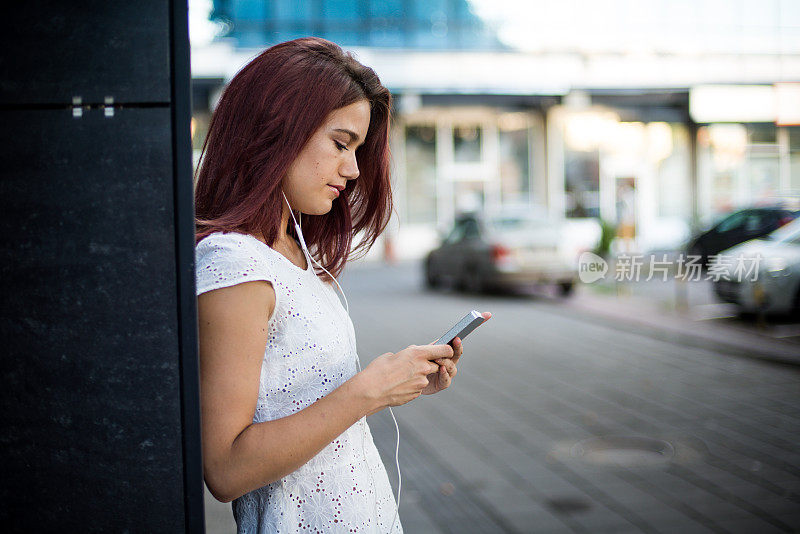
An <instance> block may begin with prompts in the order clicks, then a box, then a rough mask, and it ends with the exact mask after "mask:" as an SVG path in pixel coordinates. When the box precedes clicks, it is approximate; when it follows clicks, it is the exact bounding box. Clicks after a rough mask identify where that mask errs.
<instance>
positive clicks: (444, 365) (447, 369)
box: [422, 312, 492, 395]
mask: <svg viewBox="0 0 800 534" xmlns="http://www.w3.org/2000/svg"><path fill="white" fill-rule="evenodd" d="M480 315H481V316H482V317H483V321H482V322H481V323H479V324H478V326H480V325H481V324H483V323H485V322H486V321H488V320H489V319H491V317H492V314H491V313H489V312H483V313H481V314H480ZM469 316H470V314H467V315H466V316H465V317H464V318H463V319H462V320H461V321H464V320H465V319H467V318H468V317H469ZM461 321H459V323H460V322H461ZM456 324H458V323H456ZM475 328H477V326H473V327H472V329H470V330H469V331H467V332H466V334H469V333H470V332H472V330H474V329H475ZM445 336H447V333H445V335H444V336H442V337H440V338H438V339H435V340H434V341H432V342H431V343H436V342H437V341H440V340H441V341H443V340H444V337H445ZM448 345H450V346H451V347H453V356H452V357H451V358H440V359H438V360H435V362H436V363H437V364H438V365H439V369H438V371H437V372H436V373H431V374H429V375H428V377H427V378H428V385H427V386H426V387H425V389H423V390H422V394H423V395H432V394H434V393H438V392H440V391H442V390H443V389H447V388H448V387H449V386H450V383H451V382H452V380H453V377H455V376H456V373H457V372H458V368H457V367H456V364H457V363H458V359H459V358H461V355H462V354H463V353H464V344H463V342H462V340H461V338H460V337H458V336H456V337H455V338H453V340H452V341H451V342H450V343H448Z"/></svg>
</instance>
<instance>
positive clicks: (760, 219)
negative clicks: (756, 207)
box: [744, 211, 772, 232]
mask: <svg viewBox="0 0 800 534" xmlns="http://www.w3.org/2000/svg"><path fill="white" fill-rule="evenodd" d="M771 219H772V213H771V212H768V211H753V212H750V213H748V214H747V216H746V217H745V219H744V229H745V231H746V232H757V231H759V230H762V229H764V228H765V227H766V226H767V225H768V224H769V223H770V222H771Z"/></svg>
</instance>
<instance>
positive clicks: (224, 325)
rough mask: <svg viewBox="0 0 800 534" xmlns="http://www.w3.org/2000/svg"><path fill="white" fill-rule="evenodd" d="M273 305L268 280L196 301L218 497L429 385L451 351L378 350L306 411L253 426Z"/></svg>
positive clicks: (274, 475) (205, 422)
mask: <svg viewBox="0 0 800 534" xmlns="http://www.w3.org/2000/svg"><path fill="white" fill-rule="evenodd" d="M274 307H275V292H274V290H273V289H272V286H271V285H270V284H269V282H265V281H256V282H247V283H243V284H238V285H235V286H232V287H228V288H224V289H217V290H214V291H209V292H207V293H203V294H202V295H201V296H200V297H199V299H198V312H199V327H200V338H199V340H200V397H201V410H202V439H203V464H204V474H205V479H206V483H207V484H208V487H209V490H210V491H211V493H212V494H213V495H214V497H216V498H217V499H218V500H220V501H223V502H228V501H231V500H233V499H235V498H237V497H239V496H241V495H243V494H245V493H247V492H248V491H251V490H253V489H256V488H259V487H261V486H264V485H266V484H269V483H270V482H273V481H275V480H278V479H280V478H281V477H283V476H285V475H287V474H289V473H291V472H293V471H295V470H297V469H298V468H299V467H300V466H302V465H303V464H305V463H306V462H308V461H309V460H310V459H311V458H312V457H313V456H314V455H316V454H317V453H318V452H319V451H321V450H322V449H323V448H324V447H325V446H326V445H328V444H329V443H330V442H331V441H333V440H334V439H335V438H336V437H337V436H339V435H340V434H341V433H342V432H344V431H345V430H347V428H349V427H350V426H352V425H353V424H354V423H356V422H357V421H358V420H359V419H360V418H361V417H363V416H364V415H367V414H370V413H374V412H377V411H379V410H380V409H382V408H384V407H386V406H396V405H399V404H404V403H406V402H408V401H410V400H411V399H413V398H416V397H417V396H419V395H420V393H421V391H422V390H423V388H425V387H426V386H427V385H428V379H427V378H426V375H428V374H430V373H433V372H438V371H439V366H438V365H436V364H435V363H432V362H431V361H430V360H435V359H438V358H448V357H451V356H452V355H453V350H452V348H450V347H448V346H447V345H436V346H434V345H425V346H421V347H417V346H412V347H409V348H407V349H405V350H403V351H400V352H398V353H397V354H392V353H387V354H383V355H381V356H379V357H378V358H376V359H375V360H374V361H373V362H372V363H370V365H368V366H367V368H366V369H364V370H363V371H362V372H361V373H358V374H357V375H356V376H354V377H353V378H351V379H350V380H348V381H347V382H345V383H344V384H343V385H342V386H340V387H339V388H337V389H336V390H334V391H332V392H331V393H330V394H328V395H327V396H325V397H323V398H322V399H320V400H318V401H317V402H315V403H313V404H312V405H310V406H308V407H306V408H305V409H303V410H301V411H299V412H297V413H295V414H292V415H290V416H288V417H284V418H281V419H276V420H274V421H266V422H263V423H255V424H254V423H252V420H253V414H254V412H255V407H256V402H257V399H258V388H259V377H260V372H261V363H262V360H263V358H264V351H265V348H266V343H267V321H268V319H269V317H270V316H271V314H272V312H273V309H274Z"/></svg>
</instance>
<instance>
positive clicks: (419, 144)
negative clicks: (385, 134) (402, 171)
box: [406, 125, 436, 223]
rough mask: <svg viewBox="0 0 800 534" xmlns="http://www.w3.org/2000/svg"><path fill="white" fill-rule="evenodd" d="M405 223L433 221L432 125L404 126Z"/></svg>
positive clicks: (434, 136)
mask: <svg viewBox="0 0 800 534" xmlns="http://www.w3.org/2000/svg"><path fill="white" fill-rule="evenodd" d="M406 222H408V223H433V222H436V128H435V127H434V126H432V125H430V126H429V125H419V126H408V127H406Z"/></svg>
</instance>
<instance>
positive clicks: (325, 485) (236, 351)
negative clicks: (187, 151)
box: [196, 38, 489, 533]
mask: <svg viewBox="0 0 800 534" xmlns="http://www.w3.org/2000/svg"><path fill="white" fill-rule="evenodd" d="M390 107H391V97H390V94H389V91H387V90H386V88H385V87H383V86H382V85H381V83H380V81H379V79H378V77H377V75H376V74H375V72H374V71H373V70H372V69H369V68H367V67H365V66H363V65H361V64H360V63H358V62H357V61H355V60H354V59H353V58H352V57H351V56H350V55H349V54H344V53H343V52H342V50H341V49H340V48H339V47H338V46H336V45H335V44H333V43H330V42H328V41H325V40H322V39H315V38H307V39H298V40H295V41H290V42H286V43H282V44H279V45H277V46H274V47H272V48H270V49H268V50H267V51H265V52H264V53H262V54H261V55H260V56H258V57H257V58H256V59H254V60H253V61H252V62H251V63H250V64H248V65H247V66H246V67H244V69H242V71H241V72H239V74H237V75H236V77H235V78H234V79H233V80H232V81H231V83H230V85H229V86H228V88H227V89H226V90H225V92H224V94H223V95H222V98H221V99H220V102H219V104H218V106H217V109H216V111H215V112H214V116H213V118H212V120H211V125H210V129H209V134H208V138H207V140H206V145H205V147H204V156H203V160H202V164H201V167H200V170H199V174H198V181H197V189H196V216H197V248H196V261H197V293H198V295H199V297H198V309H199V325H200V372H201V402H202V422H203V427H202V430H203V462H204V471H205V480H206V483H207V485H208V488H209V489H210V491H211V493H212V494H213V495H214V496H215V497H216V498H217V499H219V500H220V501H224V502H228V501H233V513H234V517H235V519H236V523H237V525H238V529H239V532H381V533H383V532H390V531H391V532H401V531H402V528H401V526H400V521H399V518H397V514H396V507H395V502H394V498H393V495H392V489H391V487H390V485H389V481H388V477H387V475H386V469H385V468H384V466H383V464H382V462H381V459H380V457H379V456H378V452H377V450H376V449H375V445H374V444H373V441H372V436H371V434H370V432H369V428H368V426H367V424H366V420H365V416H367V415H369V414H373V413H375V412H377V411H379V410H381V409H383V408H385V407H389V406H397V405H400V404H404V403H406V402H409V401H410V400H412V399H414V398H416V397H417V396H419V395H420V394H431V393H436V392H438V391H441V390H443V389H445V388H446V387H448V386H449V385H450V383H451V380H452V379H453V377H454V376H455V374H456V363H457V362H458V359H459V357H460V356H461V354H462V347H461V342H460V340H458V339H456V340H455V341H454V343H453V347H450V346H447V345H438V346H434V345H425V346H410V347H408V348H406V349H403V350H401V351H400V352H398V353H396V354H393V353H386V354H383V355H381V356H378V357H377V358H375V360H374V361H372V363H370V364H369V365H368V366H367V367H366V368H365V369H364V370H363V371H361V370H360V365H359V363H358V356H357V354H356V348H355V333H354V330H353V325H352V322H351V321H350V318H349V316H348V314H347V312H346V311H345V308H344V307H343V306H342V304H341V303H340V301H339V298H338V295H337V293H336V292H335V289H334V288H333V286H332V282H334V281H335V279H334V278H333V277H334V276H336V275H338V274H339V273H340V272H341V271H342V268H343V267H344V265H345V262H346V261H347V259H348V258H349V257H350V256H351V241H352V238H353V236H354V235H356V234H360V235H361V236H362V237H361V241H360V242H359V244H358V246H357V247H355V250H356V251H366V250H367V249H368V248H369V247H370V246H371V245H372V244H373V243H374V241H375V239H376V238H377V236H378V235H379V233H380V232H381V231H382V230H383V228H384V227H385V226H386V223H387V219H388V217H389V215H390V211H391V194H390V182H389V161H388V160H389V149H388V130H389V113H390ZM295 212H296V213H297V214H296V215H295ZM301 214H304V215H305V217H302V216H301ZM301 217H302V221H301ZM300 224H302V226H300ZM316 262H319V263H318V265H320V266H321V268H324V269H325V271H323V270H322V269H320V270H319V273H320V275H319V276H318V274H317V270H316V269H315V268H314V265H313V263H316ZM326 273H328V274H326ZM337 285H338V284H337ZM345 302H346V301H345ZM488 317H489V314H485V318H487V319H488Z"/></svg>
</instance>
